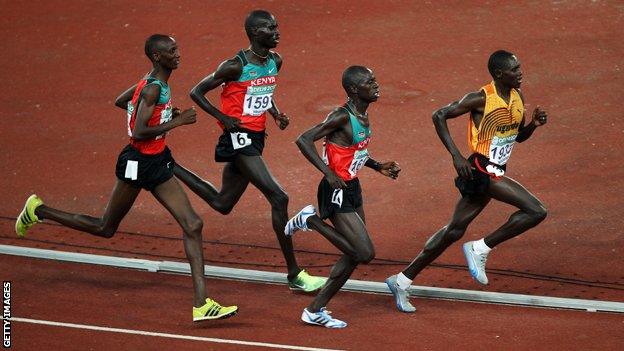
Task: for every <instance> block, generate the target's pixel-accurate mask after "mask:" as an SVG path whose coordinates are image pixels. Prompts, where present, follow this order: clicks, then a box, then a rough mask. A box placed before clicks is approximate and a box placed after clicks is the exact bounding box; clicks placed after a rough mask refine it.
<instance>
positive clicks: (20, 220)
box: [15, 194, 43, 238]
mask: <svg viewBox="0 0 624 351" xmlns="http://www.w3.org/2000/svg"><path fill="white" fill-rule="evenodd" d="M41 205H43V201H42V200H41V199H40V198H39V197H38V196H37V195H35V194H32V195H30V197H28V200H26V204H25V205H24V209H23V210H22V212H21V213H20V214H19V216H17V220H16V221H15V233H17V236H18V237H20V238H23V237H24V236H25V235H26V232H27V231H28V229H30V227H32V226H33V225H34V224H35V223H37V222H39V218H38V217H37V215H36V214H35V210H36V209H37V207H39V206H41Z"/></svg>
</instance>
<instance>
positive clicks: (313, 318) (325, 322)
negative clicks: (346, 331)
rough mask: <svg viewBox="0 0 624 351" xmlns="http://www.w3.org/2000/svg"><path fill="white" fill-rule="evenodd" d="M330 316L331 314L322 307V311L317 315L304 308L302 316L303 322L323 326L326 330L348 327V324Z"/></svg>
mask: <svg viewBox="0 0 624 351" xmlns="http://www.w3.org/2000/svg"><path fill="white" fill-rule="evenodd" d="M330 314H331V312H330V311H328V310H327V309H326V308H325V307H321V310H320V311H318V312H316V313H313V312H310V311H308V309H307V308H304V309H303V313H302V314H301V320H302V321H304V322H306V323H308V324H312V325H322V326H324V327H325V328H344V327H346V326H347V322H344V321H341V320H340V319H336V318H332V316H330Z"/></svg>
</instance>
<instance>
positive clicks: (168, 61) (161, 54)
mask: <svg viewBox="0 0 624 351" xmlns="http://www.w3.org/2000/svg"><path fill="white" fill-rule="evenodd" d="M156 60H157V61H156V62H158V63H160V65H161V66H163V67H165V68H168V69H170V70H174V69H176V68H178V65H179V64H180V51H179V50H178V44H177V43H176V41H175V40H174V39H173V38H171V40H167V41H163V42H161V43H160V45H159V48H158V52H157V53H156Z"/></svg>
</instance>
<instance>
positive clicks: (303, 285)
mask: <svg viewBox="0 0 624 351" xmlns="http://www.w3.org/2000/svg"><path fill="white" fill-rule="evenodd" d="M325 281H326V279H325V278H320V277H315V276H313V275H309V274H308V272H306V271H305V270H303V269H302V270H301V272H299V274H297V276H296V277H295V279H293V280H289V281H288V287H289V288H290V290H303V291H305V292H313V291H316V290H318V289H320V288H322V287H323V285H325Z"/></svg>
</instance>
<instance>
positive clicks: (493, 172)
mask: <svg viewBox="0 0 624 351" xmlns="http://www.w3.org/2000/svg"><path fill="white" fill-rule="evenodd" d="M488 69H489V71H490V74H491V75H492V78H493V79H494V81H493V82H491V83H490V84H487V85H486V86H484V87H482V88H481V89H480V90H479V91H476V92H472V93H468V94H467V95H466V96H464V97H463V98H462V99H461V100H459V101H455V102H452V103H451V104H449V105H448V106H446V107H443V108H441V109H439V110H437V111H436V112H434V114H433V123H434V125H435V128H436V131H437V133H438V136H439V137H440V140H442V143H443V144H444V146H445V147H446V149H447V150H448V151H449V153H450V154H451V156H452V158H453V165H454V167H455V169H456V170H457V174H458V177H457V178H456V179H455V185H456V186H457V188H458V189H459V191H460V193H461V196H462V197H461V198H460V200H459V202H458V203H457V206H456V207H455V212H454V213H453V217H452V218H451V221H450V222H449V223H448V224H447V225H446V226H444V227H442V228H441V229H440V230H438V231H437V232H436V233H435V234H433V236H432V237H431V238H430V239H429V240H428V241H427V243H426V244H425V247H424V249H423V250H422V251H421V252H420V253H419V254H418V256H417V257H416V258H415V259H414V261H413V262H412V263H411V264H410V265H409V266H408V267H407V268H405V270H403V271H402V272H400V273H399V274H397V275H393V276H390V277H388V279H386V284H388V287H389V288H390V291H392V294H393V295H394V297H395V302H396V305H397V308H398V309H399V311H402V312H414V311H415V310H416V309H415V308H414V306H412V305H411V304H410V302H409V299H408V296H409V293H408V288H409V286H410V285H411V284H412V280H413V279H414V278H415V277H416V275H418V273H420V271H422V270H423V269H424V268H425V267H426V266H427V265H429V263H431V262H432V261H433V260H435V259H436V258H437V257H438V256H440V255H441V254H442V252H444V250H445V249H446V248H447V247H449V246H450V245H451V244H452V243H454V242H455V241H457V240H459V239H460V238H461V237H462V236H463V235H464V233H465V232H466V228H467V227H468V225H469V224H470V223H471V222H472V220H474V219H475V218H476V217H477V216H478V215H479V213H481V211H482V210H483V209H484V208H485V206H486V205H487V204H488V203H489V202H490V200H491V199H495V200H498V201H502V202H504V203H507V204H510V205H512V206H515V207H517V208H518V211H517V212H515V213H513V214H512V215H511V217H510V218H509V220H508V221H507V222H506V223H505V224H503V225H502V226H501V227H500V228H498V229H496V230H495V231H494V232H493V233H491V234H490V235H488V236H486V237H485V238H482V239H480V240H477V241H469V242H467V243H465V244H464V245H463V251H464V255H465V256H466V260H467V262H468V268H469V270H470V274H471V275H472V277H473V278H474V279H475V280H476V281H477V282H479V283H481V284H484V285H485V284H487V283H488V278H487V276H486V275H485V262H486V260H487V257H488V254H489V252H490V251H491V250H492V249H493V248H494V247H495V246H497V245H499V244H500V243H502V242H504V241H506V240H509V239H511V238H513V237H515V236H517V235H519V234H522V233H524V232H525V231H527V230H528V229H530V228H533V227H534V226H536V225H538V224H539V223H540V222H541V221H543V220H544V219H545V218H546V214H547V212H546V208H545V207H544V205H543V204H542V203H541V202H540V201H539V200H538V199H537V198H536V197H535V196H534V195H533V194H531V193H530V192H529V191H528V190H527V189H525V188H524V187H523V186H522V185H521V184H520V183H518V182H516V181H515V180H513V179H511V178H509V177H507V176H506V175H505V172H506V164H507V161H508V160H509V157H510V156H511V150H512V149H513V147H514V143H515V142H516V141H517V142H519V143H521V142H524V141H526V140H527V139H529V137H531V135H532V134H533V132H534V131H535V129H536V128H537V127H539V126H542V125H544V124H545V123H546V121H547V118H548V116H547V114H546V112H545V111H543V110H541V109H540V108H539V106H538V107H536V108H535V110H534V111H533V114H532V117H531V121H530V122H529V123H528V124H526V125H525V110H524V98H523V96H522V92H521V91H520V84H521V83H522V71H521V69H520V62H519V61H518V58H517V57H516V56H515V55H513V54H512V53H510V52H507V51H504V50H499V51H496V52H494V53H493V54H492V55H491V56H490V59H489V62H488ZM468 112H470V120H469V124H468V143H469V145H470V149H471V151H472V155H470V156H469V157H468V159H466V158H464V156H462V154H461V153H460V152H459V149H458V148H457V146H456V145H455V143H454V142H453V139H452V138H451V136H450V133H449V130H448V125H447V120H448V119H452V118H456V117H459V116H461V115H463V114H466V113H468Z"/></svg>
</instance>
